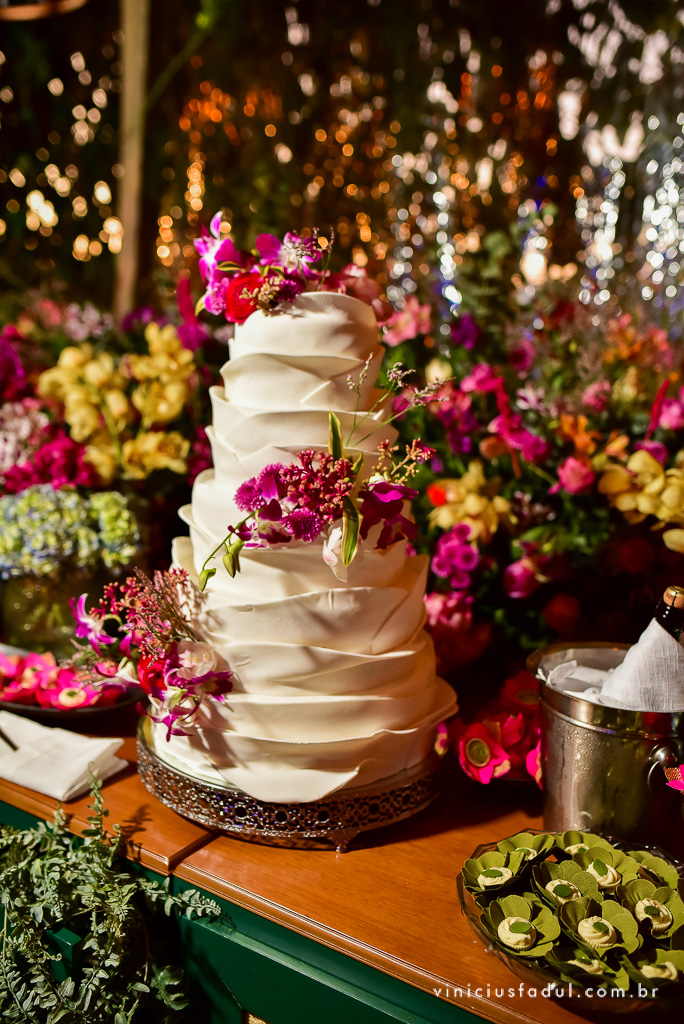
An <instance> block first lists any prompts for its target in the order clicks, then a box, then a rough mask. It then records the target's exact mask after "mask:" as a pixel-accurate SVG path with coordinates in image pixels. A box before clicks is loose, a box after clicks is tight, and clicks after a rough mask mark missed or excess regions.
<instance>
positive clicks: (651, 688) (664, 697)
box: [600, 619, 684, 712]
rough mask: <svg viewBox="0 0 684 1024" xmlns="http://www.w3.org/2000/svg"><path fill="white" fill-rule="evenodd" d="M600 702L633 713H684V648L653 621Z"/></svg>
mask: <svg viewBox="0 0 684 1024" xmlns="http://www.w3.org/2000/svg"><path fill="white" fill-rule="evenodd" d="M600 699H601V703H602V704H607V705H609V706H610V707H615V708H628V709H630V710H632V711H664V712H667V711H684V648H683V647H682V645H681V644H680V643H678V641H677V640H675V639H674V637H671V636H670V634H669V633H668V632H667V630H665V629H663V627H662V626H661V625H659V624H658V623H657V622H656V621H655V619H653V620H652V621H651V622H650V623H649V624H648V626H647V627H646V629H645V630H644V632H643V633H642V634H641V636H640V637H639V640H638V642H637V643H636V644H634V646H633V647H630V649H629V650H628V651H627V654H626V655H625V658H624V661H623V662H622V664H620V665H618V666H617V668H615V669H614V670H613V672H611V674H610V675H609V676H608V678H607V679H606V681H605V683H604V684H603V687H602V689H601V698H600Z"/></svg>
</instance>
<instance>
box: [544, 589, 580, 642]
mask: <svg viewBox="0 0 684 1024" xmlns="http://www.w3.org/2000/svg"><path fill="white" fill-rule="evenodd" d="M579 617H580V606H579V601H577V599H576V598H574V597H571V596H570V594H556V596H555V597H553V598H551V600H550V601H549V603H548V604H547V605H546V606H545V607H544V608H542V618H543V619H544V620H545V621H546V622H548V624H549V626H550V627H551V629H553V630H555V631H556V633H559V634H560V635H561V636H569V635H570V634H571V633H572V632H573V630H574V628H575V626H576V625H577V620H578V619H579Z"/></svg>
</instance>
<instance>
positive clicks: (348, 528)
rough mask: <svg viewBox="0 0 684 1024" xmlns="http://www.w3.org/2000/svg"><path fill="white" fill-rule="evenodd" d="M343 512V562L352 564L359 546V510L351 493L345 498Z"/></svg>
mask: <svg viewBox="0 0 684 1024" xmlns="http://www.w3.org/2000/svg"><path fill="white" fill-rule="evenodd" d="M343 510H344V511H343V512H342V564H343V565H351V562H352V561H353V559H354V555H355V554H356V551H357V548H358V546H359V525H360V521H361V520H360V517H359V510H358V509H357V507H356V505H355V504H354V502H353V501H352V500H351V498H350V497H349V495H347V496H346V497H345V498H344V501H343Z"/></svg>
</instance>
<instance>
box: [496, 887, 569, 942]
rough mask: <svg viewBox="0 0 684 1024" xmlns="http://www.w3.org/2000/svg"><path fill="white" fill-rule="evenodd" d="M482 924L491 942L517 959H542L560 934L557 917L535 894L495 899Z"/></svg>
mask: <svg viewBox="0 0 684 1024" xmlns="http://www.w3.org/2000/svg"><path fill="white" fill-rule="evenodd" d="M480 922H481V924H482V926H483V928H484V929H485V931H486V932H487V933H488V934H489V936H490V938H491V939H492V942H494V943H495V944H496V945H498V946H500V947H503V948H504V950H505V951H506V952H507V953H514V954H515V955H516V956H533V957H542V956H544V955H545V954H546V953H547V952H548V951H549V950H551V949H552V948H553V943H554V940H555V939H557V938H558V936H559V935H560V925H559V924H558V918H557V917H556V915H555V914H554V913H553V912H552V911H551V910H550V909H549V908H548V907H547V906H546V905H545V904H543V903H542V902H541V900H538V899H537V898H536V896H534V895H533V894H532V893H525V895H524V896H502V897H501V898H500V899H495V900H492V902H491V903H490V904H489V906H488V907H487V908H486V910H483V911H482V917H481V918H480Z"/></svg>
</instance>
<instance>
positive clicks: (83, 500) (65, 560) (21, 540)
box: [0, 484, 140, 579]
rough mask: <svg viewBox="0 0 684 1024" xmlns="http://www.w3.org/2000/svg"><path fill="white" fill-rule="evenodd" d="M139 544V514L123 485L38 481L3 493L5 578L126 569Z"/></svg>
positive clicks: (0, 570) (0, 572) (0, 539)
mask: <svg viewBox="0 0 684 1024" xmlns="http://www.w3.org/2000/svg"><path fill="white" fill-rule="evenodd" d="M139 549H140V531H139V528H138V523H137V520H136V517H135V516H134V514H133V513H132V511H131V509H130V508H129V505H128V501H127V499H126V498H125V497H124V495H122V494H120V493H119V492H118V491H99V492H95V493H92V494H90V495H87V496H84V495H82V494H81V493H79V491H78V490H76V488H74V487H72V486H69V485H67V486H64V487H62V488H60V489H58V490H55V489H54V487H52V486H51V485H50V484H34V485H31V486H29V487H27V488H26V489H25V490H23V491H22V492H21V493H20V494H16V495H5V496H4V497H0V578H3V579H8V578H9V577H12V576H37V577H41V576H51V575H54V574H56V573H59V572H65V571H71V570H73V569H79V570H80V569H85V570H89V571H90V570H93V569H96V568H98V567H100V566H105V567H106V568H107V569H120V568H121V567H123V566H125V565H128V564H129V563H130V562H132V561H133V559H134V558H135V557H136V555H137V554H138V553H139Z"/></svg>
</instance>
